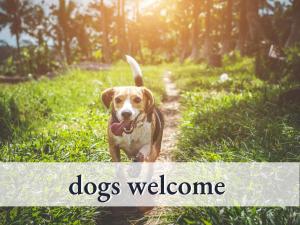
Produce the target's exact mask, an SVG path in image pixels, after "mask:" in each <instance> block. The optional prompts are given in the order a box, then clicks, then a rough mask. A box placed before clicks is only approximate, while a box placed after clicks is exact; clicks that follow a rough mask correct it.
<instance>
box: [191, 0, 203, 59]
mask: <svg viewBox="0 0 300 225" xmlns="http://www.w3.org/2000/svg"><path fill="white" fill-rule="evenodd" d="M200 3H201V2H200V1H198V0H194V2H193V33H192V53H191V59H192V60H193V61H198V59H199V26H200V25H199V14H200Z"/></svg>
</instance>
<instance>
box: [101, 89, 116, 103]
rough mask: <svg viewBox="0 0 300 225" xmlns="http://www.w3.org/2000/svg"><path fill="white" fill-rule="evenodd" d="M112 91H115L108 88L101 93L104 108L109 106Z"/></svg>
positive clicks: (112, 94)
mask: <svg viewBox="0 0 300 225" xmlns="http://www.w3.org/2000/svg"><path fill="white" fill-rule="evenodd" d="M114 93H115V91H114V89H113V88H108V89H106V90H104V91H103V92H102V93H101V99H102V102H103V104H104V105H105V107H106V108H109V106H110V103H111V102H112V100H113V96H114Z"/></svg>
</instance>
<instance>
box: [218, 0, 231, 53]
mask: <svg viewBox="0 0 300 225" xmlns="http://www.w3.org/2000/svg"><path fill="white" fill-rule="evenodd" d="M232 3H233V2H232V0H228V1H227V7H226V27H225V33H224V37H223V46H222V50H221V53H222V54H226V53H228V52H230V51H231V50H232V36H231V34H232Z"/></svg>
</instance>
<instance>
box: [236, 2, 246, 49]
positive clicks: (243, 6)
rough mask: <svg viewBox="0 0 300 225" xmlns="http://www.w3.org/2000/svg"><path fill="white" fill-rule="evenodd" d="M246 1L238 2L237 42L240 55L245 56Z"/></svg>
mask: <svg viewBox="0 0 300 225" xmlns="http://www.w3.org/2000/svg"><path fill="white" fill-rule="evenodd" d="M246 1H247V0H240V19H239V40H238V46H237V48H238V50H239V51H240V53H241V55H245V44H246V39H247V30H248V23H247V17H246V13H247V2H246Z"/></svg>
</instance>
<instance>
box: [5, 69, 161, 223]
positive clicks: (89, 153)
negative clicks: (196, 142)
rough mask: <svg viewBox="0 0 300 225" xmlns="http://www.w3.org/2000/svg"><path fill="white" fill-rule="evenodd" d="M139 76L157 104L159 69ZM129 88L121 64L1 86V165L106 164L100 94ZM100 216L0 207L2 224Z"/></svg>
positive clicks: (86, 211)
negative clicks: (91, 162)
mask: <svg viewBox="0 0 300 225" xmlns="http://www.w3.org/2000/svg"><path fill="white" fill-rule="evenodd" d="M143 72H144V77H145V79H144V81H145V84H146V86H147V87H149V88H150V89H151V90H153V91H154V94H155V98H156V100H157V103H158V104H159V103H160V99H161V97H162V95H163V94H164V87H163V84H162V82H161V77H160V76H161V74H162V72H163V71H162V67H157V66H156V67H154V66H145V67H144V68H143ZM133 84H134V82H133V78H132V74H131V71H130V68H129V66H128V65H127V64H125V63H119V64H118V65H116V66H115V67H113V68H112V70H109V71H101V72H87V71H81V70H70V71H68V72H67V73H66V74H63V75H61V76H58V77H56V78H54V79H53V80H49V79H46V78H45V79H43V80H40V81H31V82H27V83H23V84H18V85H3V84H2V85H0V131H1V132H0V152H1V154H0V161H4V162H87V161H110V155H109V152H108V150H107V148H108V145H107V140H106V137H107V135H106V129H107V119H108V116H109V113H108V111H107V110H106V109H105V108H104V106H103V105H102V103H101V101H100V93H101V92H102V91H103V90H104V89H105V88H107V87H111V86H120V85H133ZM123 157H124V156H123ZM124 160H126V158H124ZM99 213H101V211H99V212H97V211H96V208H92V207H88V208H84V207H75V208H66V207H51V208H49V207H47V208H45V207H29V208H0V224H94V223H95V221H94V217H96V216H97V214H99Z"/></svg>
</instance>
